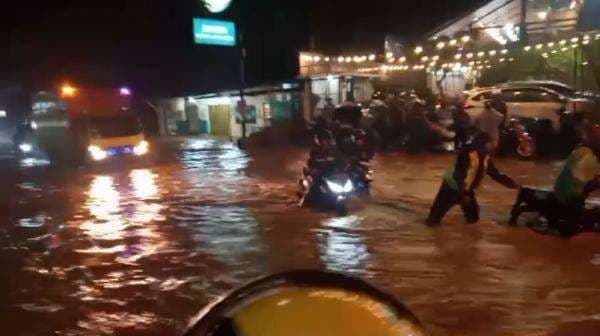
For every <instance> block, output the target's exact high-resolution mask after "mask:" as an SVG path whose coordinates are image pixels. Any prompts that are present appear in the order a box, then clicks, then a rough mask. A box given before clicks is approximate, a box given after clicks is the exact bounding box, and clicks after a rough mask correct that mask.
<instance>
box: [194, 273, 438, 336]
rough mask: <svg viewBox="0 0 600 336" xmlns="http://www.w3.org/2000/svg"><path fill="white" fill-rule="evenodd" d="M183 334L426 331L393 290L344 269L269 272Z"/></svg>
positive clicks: (420, 335)
mask: <svg viewBox="0 0 600 336" xmlns="http://www.w3.org/2000/svg"><path fill="white" fill-rule="evenodd" d="M184 335H185V336H208V335H212V336H235V335H246V336H254V335H348V336H353V335H357V336H358V335H396V336H409V335H412V336H425V335H427V332H426V331H425V329H424V328H423V326H422V324H421V323H420V322H419V320H418V319H417V317H416V316H415V315H414V314H413V313H412V312H411V311H410V310H408V309H407V308H406V307H405V306H404V305H403V304H402V303H401V302H399V301H398V300H397V299H395V298H394V297H393V296H391V295H389V294H387V293H384V292H382V291H380V290H379V289H377V288H376V287H373V286H371V285H370V284H368V283H367V282H365V281H363V280H360V279H357V278H352V277H349V276H346V275H342V274H337V273H330V272H320V271H295V272H287V273H282V274H276V275H271V276H267V277H265V278H262V279H259V280H257V281H254V282H252V283H250V284H248V285H246V286H243V287H242V288H240V289H238V290H235V291H233V292H231V293H230V294H228V295H226V296H224V297H222V298H220V299H218V300H216V301H215V302H213V303H212V304H209V305H208V306H207V307H206V308H204V309H203V310H202V311H200V313H199V314H198V315H197V316H196V317H194V318H192V320H191V321H190V323H189V325H188V328H187V330H186V332H185V334H184Z"/></svg>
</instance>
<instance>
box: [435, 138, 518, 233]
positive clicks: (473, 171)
mask: <svg viewBox="0 0 600 336" xmlns="http://www.w3.org/2000/svg"><path fill="white" fill-rule="evenodd" d="M494 149H495V143H494V140H493V139H492V137H490V135H489V134H487V133H478V134H477V135H476V136H475V138H474V139H473V141H472V143H471V144H469V145H467V146H465V147H464V148H463V149H462V150H461V151H460V152H459V154H458V157H457V159H456V162H455V164H454V165H453V166H452V167H451V168H450V169H449V170H448V172H447V173H446V175H445V176H444V180H443V182H442V186H441V187H440V190H439V192H438V194H437V196H436V198H435V201H434V202H433V206H432V207H431V210H430V213H429V217H428V218H427V225H430V226H436V225H439V224H440V222H441V220H442V218H443V217H444V216H445V215H446V213H447V212H448V211H449V210H450V208H452V207H453V206H455V205H460V206H461V208H462V210H463V213H464V215H465V218H466V220H467V222H468V223H476V222H478V221H479V204H478V203H477V198H476V195H475V191H476V190H477V188H478V187H479V185H480V184H481V181H482V180H483V178H484V176H485V175H486V174H487V175H490V177H491V178H492V179H494V180H495V181H497V182H498V183H500V184H502V185H504V186H506V187H507V188H511V189H519V185H518V184H517V183H515V181H513V180H512V179H511V178H510V177H508V176H506V175H504V174H502V173H500V171H499V170H498V169H497V168H496V166H495V165H494V163H493V161H492V158H491V153H492V152H493V151H494Z"/></svg>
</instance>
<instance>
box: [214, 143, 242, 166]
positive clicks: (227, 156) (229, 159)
mask: <svg viewBox="0 0 600 336" xmlns="http://www.w3.org/2000/svg"><path fill="white" fill-rule="evenodd" d="M223 150H224V151H225V153H223V154H221V155H219V165H221V167H223V168H225V170H228V171H238V170H241V169H244V168H246V167H247V166H248V160H249V159H248V156H247V155H246V154H245V153H244V152H242V151H241V150H240V149H239V148H237V147H236V146H235V145H233V144H229V145H227V146H224V147H223Z"/></svg>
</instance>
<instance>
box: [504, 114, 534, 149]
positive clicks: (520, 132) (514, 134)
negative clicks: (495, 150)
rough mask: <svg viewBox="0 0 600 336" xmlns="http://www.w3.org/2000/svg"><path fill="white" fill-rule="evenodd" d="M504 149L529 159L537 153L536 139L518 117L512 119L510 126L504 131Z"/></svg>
mask: <svg viewBox="0 0 600 336" xmlns="http://www.w3.org/2000/svg"><path fill="white" fill-rule="evenodd" d="M503 138H504V140H503V148H504V149H503V151H504V152H505V153H507V154H508V153H510V154H513V153H514V154H516V155H517V156H519V157H520V158H523V159H529V158H532V157H533V156H534V155H535V154H536V149H537V148H536V147H537V146H536V144H537V142H536V140H535V138H534V137H533V136H532V135H531V134H530V133H529V132H528V131H527V128H526V127H525V125H524V124H523V123H521V122H520V121H519V120H517V119H511V120H510V122H509V123H508V127H506V129H505V130H504V131H503Z"/></svg>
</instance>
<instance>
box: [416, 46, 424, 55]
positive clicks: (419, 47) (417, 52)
mask: <svg viewBox="0 0 600 336" xmlns="http://www.w3.org/2000/svg"><path fill="white" fill-rule="evenodd" d="M422 52H423V47H421V46H417V47H416V48H415V54H417V55H418V54H420V53H422Z"/></svg>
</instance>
